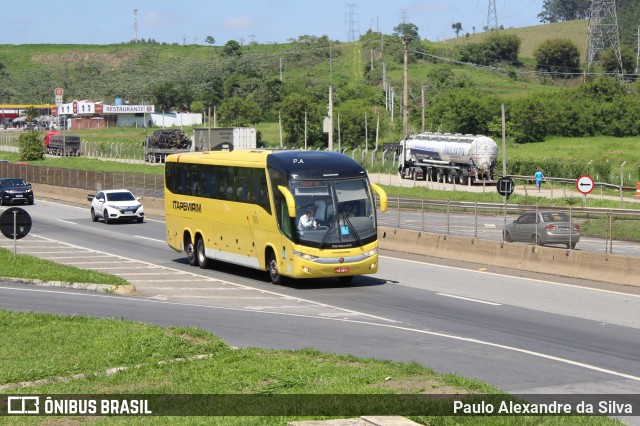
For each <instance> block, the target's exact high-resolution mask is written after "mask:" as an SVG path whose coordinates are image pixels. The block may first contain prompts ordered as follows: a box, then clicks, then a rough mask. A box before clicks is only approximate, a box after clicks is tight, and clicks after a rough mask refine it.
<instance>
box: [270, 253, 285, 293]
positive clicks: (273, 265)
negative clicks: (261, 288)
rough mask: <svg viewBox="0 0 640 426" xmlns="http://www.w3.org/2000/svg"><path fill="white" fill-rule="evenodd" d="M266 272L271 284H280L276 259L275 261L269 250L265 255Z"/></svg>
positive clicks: (274, 256)
mask: <svg viewBox="0 0 640 426" xmlns="http://www.w3.org/2000/svg"><path fill="white" fill-rule="evenodd" d="M267 271H269V278H270V279H271V282H272V283H273V284H275V285H280V284H282V275H280V272H279V271H278V259H276V255H275V253H274V252H273V250H269V252H268V253H267Z"/></svg>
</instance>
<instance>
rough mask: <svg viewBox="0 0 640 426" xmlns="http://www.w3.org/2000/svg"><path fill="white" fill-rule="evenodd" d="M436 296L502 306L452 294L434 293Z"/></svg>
mask: <svg viewBox="0 0 640 426" xmlns="http://www.w3.org/2000/svg"><path fill="white" fill-rule="evenodd" d="M436 294H437V295H439V296H444V297H452V298H454V299H461V300H467V301H469V302H476V303H484V304H486V305H493V306H502V303H495V302H487V301H486V300H479V299H471V298H470V297H462V296H455V295H453V294H447V293H436Z"/></svg>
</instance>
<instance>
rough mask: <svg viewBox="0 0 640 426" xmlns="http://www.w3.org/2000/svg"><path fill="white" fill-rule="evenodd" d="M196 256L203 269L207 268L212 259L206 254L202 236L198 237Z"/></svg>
mask: <svg viewBox="0 0 640 426" xmlns="http://www.w3.org/2000/svg"><path fill="white" fill-rule="evenodd" d="M196 256H197V258H198V265H200V267H201V268H202V269H207V268H208V267H209V265H210V264H211V261H210V260H209V258H208V257H207V256H206V254H205V247H204V240H203V239H202V238H198V242H197V243H196Z"/></svg>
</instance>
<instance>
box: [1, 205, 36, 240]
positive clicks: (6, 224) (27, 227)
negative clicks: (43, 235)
mask: <svg viewBox="0 0 640 426" xmlns="http://www.w3.org/2000/svg"><path fill="white" fill-rule="evenodd" d="M29 231H31V216H29V213H27V211H26V210H24V209H21V208H20V207H11V208H10V209H7V210H5V211H4V212H2V214H1V215H0V232H2V235H4V236H5V237H7V238H11V239H14V238H15V239H16V240H19V239H20V238H22V237H26V236H27V234H28V233H29Z"/></svg>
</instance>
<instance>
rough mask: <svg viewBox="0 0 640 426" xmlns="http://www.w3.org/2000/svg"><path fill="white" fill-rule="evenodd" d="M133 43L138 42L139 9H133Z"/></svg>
mask: <svg viewBox="0 0 640 426" xmlns="http://www.w3.org/2000/svg"><path fill="white" fill-rule="evenodd" d="M133 41H135V42H137V41H138V9H133Z"/></svg>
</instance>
